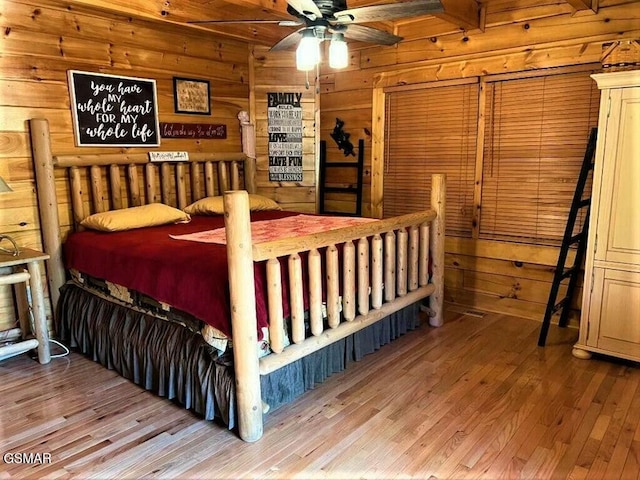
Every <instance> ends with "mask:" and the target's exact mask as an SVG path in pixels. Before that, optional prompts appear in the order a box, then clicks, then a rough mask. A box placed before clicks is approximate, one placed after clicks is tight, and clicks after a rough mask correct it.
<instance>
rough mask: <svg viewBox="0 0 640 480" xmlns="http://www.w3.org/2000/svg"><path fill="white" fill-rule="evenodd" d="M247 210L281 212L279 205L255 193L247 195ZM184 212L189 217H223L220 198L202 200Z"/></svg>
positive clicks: (222, 206)
mask: <svg viewBox="0 0 640 480" xmlns="http://www.w3.org/2000/svg"><path fill="white" fill-rule="evenodd" d="M249 209H250V210H251V211H252V212H257V211H261V210H282V208H280V205H278V204H277V203H276V202H274V201H273V200H271V199H270V198H267V197H263V196H262V195H257V194H255V193H250V194H249ZM184 211H185V212H187V213H188V214H189V215H224V205H223V202H222V196H217V197H206V198H202V199H200V200H198V201H197V202H194V203H192V204H191V205H189V206H188V207H186V208H185V209H184Z"/></svg>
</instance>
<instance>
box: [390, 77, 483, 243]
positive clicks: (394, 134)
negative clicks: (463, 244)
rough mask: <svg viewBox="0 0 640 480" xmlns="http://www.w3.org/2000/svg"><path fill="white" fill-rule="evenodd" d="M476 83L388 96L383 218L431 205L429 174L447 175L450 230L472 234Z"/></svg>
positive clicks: (397, 92) (448, 230)
mask: <svg viewBox="0 0 640 480" xmlns="http://www.w3.org/2000/svg"><path fill="white" fill-rule="evenodd" d="M478 88H479V87H478V83H467V84H462V85H449V86H442V87H437V86H436V87H433V88H421V89H412V90H397V91H392V92H389V93H387V95H386V97H387V98H386V101H387V105H386V111H385V118H386V129H385V149H386V155H385V170H384V180H383V183H384V190H383V192H384V199H383V211H384V216H385V217H390V216H394V215H401V214H404V213H408V212H412V211H416V210H424V209H426V208H429V197H430V189H431V185H430V184H431V174H432V173H444V174H446V175H447V207H446V219H447V220H446V221H447V234H453V235H463V236H470V235H471V230H472V228H471V222H472V214H473V184H474V169H475V155H476V137H477V116H478Z"/></svg>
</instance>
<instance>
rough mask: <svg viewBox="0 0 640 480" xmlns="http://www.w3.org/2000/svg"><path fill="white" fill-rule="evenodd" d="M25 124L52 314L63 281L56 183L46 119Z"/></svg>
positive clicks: (33, 120)
mask: <svg viewBox="0 0 640 480" xmlns="http://www.w3.org/2000/svg"><path fill="white" fill-rule="evenodd" d="M29 125H30V131H31V149H32V151H33V159H34V168H35V172H36V183H37V185H38V188H37V192H38V193H37V196H38V209H39V210H40V228H41V230H42V244H43V249H44V251H45V252H46V253H48V254H49V256H50V258H49V260H47V271H48V276H47V277H48V280H49V298H50V299H51V309H52V310H51V312H52V315H55V311H56V306H57V305H58V299H59V298H60V287H61V286H62V285H63V284H64V282H65V272H64V265H63V263H62V248H61V245H62V242H61V240H60V221H59V219H58V199H57V197H56V184H55V177H54V173H53V156H52V155H51V137H50V135H49V122H47V120H46V119H44V118H33V119H31V120H30V121H29Z"/></svg>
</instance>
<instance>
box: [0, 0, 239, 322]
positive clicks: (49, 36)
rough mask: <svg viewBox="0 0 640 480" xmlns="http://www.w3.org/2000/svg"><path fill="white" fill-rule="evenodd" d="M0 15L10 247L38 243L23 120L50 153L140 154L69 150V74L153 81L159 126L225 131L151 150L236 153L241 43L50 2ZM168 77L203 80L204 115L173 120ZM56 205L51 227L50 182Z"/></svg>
mask: <svg viewBox="0 0 640 480" xmlns="http://www.w3.org/2000/svg"><path fill="white" fill-rule="evenodd" d="M0 17H1V18H2V31H3V37H2V46H1V47H0V48H1V50H2V54H1V55H0V92H1V93H0V108H1V109H2V115H0V175H1V176H2V177H3V178H4V179H5V180H6V181H7V183H8V184H9V185H10V186H11V188H12V189H13V192H12V193H6V194H0V211H1V212H2V213H1V216H0V232H2V233H6V234H10V235H11V236H12V237H14V238H15V239H16V240H17V242H18V243H19V245H22V246H25V247H33V248H41V246H42V245H41V238H40V227H39V218H38V207H37V197H36V192H35V183H34V172H33V165H32V159H31V148H30V143H29V131H28V123H27V120H28V119H29V118H33V117H44V118H47V119H48V120H49V123H50V128H51V136H52V144H53V145H52V150H53V153H54V154H70V153H83V154H87V153H113V152H117V151H126V150H128V151H131V152H134V151H141V150H139V149H124V148H95V147H82V148H77V147H75V146H74V137H73V128H72V123H71V110H70V106H69V92H68V88H67V73H66V71H67V70H69V69H77V70H84V71H91V72H101V73H110V74H116V75H125V76H133V77H142V78H151V79H155V80H156V82H157V93H158V111H159V119H160V121H161V122H171V121H175V122H185V123H224V124H226V125H227V139H226V140H191V139H189V140H180V139H168V140H166V139H162V141H161V147H160V148H159V150H181V151H191V152H194V151H197V152H200V151H239V149H240V148H241V147H240V133H239V123H238V120H237V118H236V116H237V114H238V112H239V111H241V110H247V109H248V108H249V63H248V53H249V47H248V45H247V44H246V43H243V42H238V41H228V40H221V39H220V38H218V37H214V36H212V35H209V34H206V33H203V32H185V31H181V30H179V29H177V28H174V27H171V26H167V25H163V26H159V25H156V24H152V23H148V22H143V21H137V20H133V19H130V18H124V17H117V16H110V15H104V14H95V13H88V12H80V11H75V10H69V9H67V8H65V6H64V4H62V3H61V4H60V5H56V3H55V2H49V3H47V6H42V3H40V2H39V3H36V2H28V1H27V2H25V1H14V0H5V1H4V2H2V3H1V4H0ZM174 76H180V77H187V78H201V79H207V80H210V82H211V97H212V98H211V110H212V115H211V116H210V117H209V116H206V117H205V116H201V115H178V114H175V113H173V112H174V105H173V77H174ZM85 191H87V192H88V191H89V189H88V188H85ZM58 198H59V199H60V205H59V214H60V218H61V221H62V223H63V224H64V225H65V226H66V227H67V228H69V225H70V205H69V201H70V200H69V196H68V192H67V190H66V188H65V182H64V181H63V180H62V179H60V181H59V182H58ZM45 285H46V283H45ZM47 303H48V302H47ZM13 322H14V307H13V302H12V294H11V290H10V288H9V287H6V288H4V289H3V290H2V291H1V292H0V329H4V328H7V327H9V326H11V324H13Z"/></svg>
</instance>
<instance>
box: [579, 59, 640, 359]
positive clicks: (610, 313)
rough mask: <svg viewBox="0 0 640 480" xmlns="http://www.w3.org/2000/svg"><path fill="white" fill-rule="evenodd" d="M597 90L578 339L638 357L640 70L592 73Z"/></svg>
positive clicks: (588, 348) (583, 349) (583, 353)
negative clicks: (590, 201)
mask: <svg viewBox="0 0 640 480" xmlns="http://www.w3.org/2000/svg"><path fill="white" fill-rule="evenodd" d="M593 78H594V79H595V81H596V82H597V83H598V87H599V88H600V89H601V90H602V97H601V101H600V118H599V121H598V145H597V148H596V159H595V169H594V176H593V196H592V205H591V227H590V231H589V239H588V244H587V258H586V261H585V284H584V294H583V301H582V316H581V320H580V338H579V339H578V343H577V344H576V345H575V347H574V351H573V353H574V355H575V356H577V357H580V358H588V357H589V356H590V353H589V352H599V353H604V354H607V355H612V356H616V357H622V358H628V359H631V360H636V361H640V70H634V71H623V72H613V73H601V74H596V75H593Z"/></svg>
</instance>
